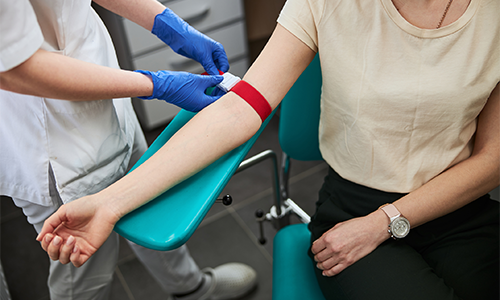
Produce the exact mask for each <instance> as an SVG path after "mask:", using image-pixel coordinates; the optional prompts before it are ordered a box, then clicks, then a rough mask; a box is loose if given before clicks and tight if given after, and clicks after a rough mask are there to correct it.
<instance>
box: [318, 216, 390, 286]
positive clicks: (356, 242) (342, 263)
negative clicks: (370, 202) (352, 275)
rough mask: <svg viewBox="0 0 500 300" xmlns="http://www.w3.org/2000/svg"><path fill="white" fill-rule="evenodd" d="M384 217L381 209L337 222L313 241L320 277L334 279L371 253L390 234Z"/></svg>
mask: <svg viewBox="0 0 500 300" xmlns="http://www.w3.org/2000/svg"><path fill="white" fill-rule="evenodd" d="M387 222H388V219H387V216H385V214H384V213H383V212H381V210H377V211H375V212H374V213H372V214H370V215H368V216H365V217H361V218H354V219H350V220H347V221H345V222H341V223H338V224H337V225H335V226H334V227H333V228H332V229H330V230H328V231H327V232H325V233H324V234H323V235H322V236H321V237H320V238H319V239H317V240H316V241H314V242H313V244H312V247H311V252H312V253H313V254H314V260H315V261H316V262H317V264H316V267H317V268H318V269H320V270H323V272H322V274H323V276H335V275H337V274H339V273H340V272H342V271H343V270H344V269H345V268H347V267H349V266H350V265H352V264H354V263H355V262H357V261H358V260H360V259H361V258H363V257H365V256H366V255H368V254H369V253H370V252H372V251H373V250H375V248H377V247H378V246H379V245H380V244H381V243H382V242H383V241H385V240H386V239H388V238H389V237H390V235H389V234H388V232H387Z"/></svg>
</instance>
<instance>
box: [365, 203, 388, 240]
mask: <svg viewBox="0 0 500 300" xmlns="http://www.w3.org/2000/svg"><path fill="white" fill-rule="evenodd" d="M368 217H369V219H370V224H373V229H374V232H375V233H376V236H377V238H378V239H379V240H380V241H381V242H383V241H385V240H387V239H388V238H390V237H391V234H390V233H389V231H388V230H387V225H388V224H389V223H390V220H389V218H388V217H387V215H386V214H385V213H384V212H383V211H382V210H381V209H377V210H375V211H374V212H372V213H371V214H369V215H368Z"/></svg>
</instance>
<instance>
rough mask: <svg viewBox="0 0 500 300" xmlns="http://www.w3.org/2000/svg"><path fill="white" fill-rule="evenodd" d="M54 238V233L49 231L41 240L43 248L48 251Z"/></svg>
mask: <svg viewBox="0 0 500 300" xmlns="http://www.w3.org/2000/svg"><path fill="white" fill-rule="evenodd" d="M53 238H54V235H53V234H51V233H47V234H46V235H45V236H44V237H43V239H42V240H41V245H42V248H43V250H45V251H47V248H48V247H49V244H50V242H51V241H52V239H53Z"/></svg>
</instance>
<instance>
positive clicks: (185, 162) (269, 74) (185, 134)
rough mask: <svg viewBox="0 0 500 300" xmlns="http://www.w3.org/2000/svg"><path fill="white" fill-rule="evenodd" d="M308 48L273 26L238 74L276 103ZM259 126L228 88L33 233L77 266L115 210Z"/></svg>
mask: <svg viewBox="0 0 500 300" xmlns="http://www.w3.org/2000/svg"><path fill="white" fill-rule="evenodd" d="M314 55H315V53H314V52H313V51H312V50H311V49H310V48H309V47H308V46H306V45H305V44H304V43H302V42H301V41H300V40H299V39H297V38H296V37H295V36H294V35H292V34H291V33H289V32H288V31H287V30H285V29H284V28H283V27H281V26H280V25H278V26H277V28H276V30H275V32H274V33H273V35H272V37H271V39H270V40H269V42H268V44H267V45H266V47H265V48H264V50H263V51H262V53H261V54H260V56H259V57H258V59H257V60H256V61H255V63H254V64H253V65H252V67H251V68H250V69H249V71H248V72H247V74H246V75H245V77H244V78H243V79H244V80H245V81H247V82H248V83H250V84H251V85H253V86H254V87H255V88H256V89H257V90H258V91H259V92H260V93H261V94H262V95H263V96H264V97H265V98H266V99H267V101H268V102H269V104H270V105H271V107H272V108H273V109H274V108H275V107H276V106H278V104H279V103H280V101H281V100H282V99H283V97H284V96H285V94H286V93H287V91H288V90H289V88H290V87H291V86H292V85H293V83H294V82H295V80H296V79H297V78H298V77H299V75H300V74H301V73H302V71H303V70H304V69H305V68H306V67H307V66H308V65H309V63H310V62H311V60H312V59H313V57H314ZM260 125H261V119H260V117H259V115H258V114H257V113H256V112H255V111H254V110H253V108H251V106H250V105H249V104H248V103H246V102H245V101H244V100H243V99H242V98H240V97H239V96H237V95H236V94H234V93H232V92H229V93H228V94H227V95H225V96H224V97H222V98H221V99H220V100H219V101H217V102H215V103H213V104H212V105H210V106H208V107H207V108H205V109H204V110H203V111H201V112H200V113H198V114H197V115H196V116H195V117H193V119H192V120H191V121H190V122H189V123H188V124H186V125H185V126H184V127H183V128H182V129H180V130H179V131H178V132H177V133H176V134H175V135H174V136H173V137H172V138H171V139H170V140H169V141H168V142H167V143H166V144H165V145H164V146H163V147H162V148H161V149H160V150H158V151H157V153H155V155H153V156H152V157H151V158H150V159H149V160H148V161H146V162H144V163H143V164H142V165H141V166H140V167H138V168H137V169H135V170H134V171H133V172H131V173H130V174H128V175H127V176H125V177H123V178H122V179H121V180H119V181H117V182H116V183H115V184H113V185H111V186H110V187H108V188H107V189H105V190H103V191H101V192H99V193H97V194H95V195H91V196H87V197H84V198H81V199H78V200H75V201H73V202H71V203H68V204H65V205H63V206H62V207H61V208H60V209H59V210H58V211H57V212H56V213H54V214H53V215H52V216H51V217H50V218H48V219H47V220H46V221H45V224H44V226H43V229H42V231H41V232H40V234H39V236H38V237H37V240H39V241H42V247H43V248H44V249H45V250H46V251H47V253H48V254H49V256H50V257H51V259H53V260H59V261H61V262H62V263H68V262H70V261H71V262H72V263H73V264H74V265H75V266H77V267H78V266H81V265H82V264H83V263H85V262H86V261H87V260H88V258H89V257H90V256H91V255H92V254H93V253H94V252H95V251H96V250H97V249H98V248H99V247H100V246H101V245H102V244H103V243H104V241H105V240H106V238H107V237H108V236H109V234H110V233H111V231H112V230H113V227H114V225H115V224H116V222H117V221H118V220H119V219H120V218H121V217H123V216H124V215H125V214H127V213H129V212H130V211H132V210H134V209H136V208H138V207H140V206H141V205H143V204H145V203H147V202H148V201H150V200H151V199H154V198H155V197H156V196H158V195H160V194H161V193H163V192H165V191H166V190H168V189H170V188H171V187H173V186H175V185H176V184H177V183H179V182H181V181H183V180H185V179H186V178H188V177H190V176H191V175H193V174H195V173H196V172H198V171H199V170H201V169H203V168H204V167H206V166H208V165H209V164H210V163H212V162H213V161H215V160H216V159H218V158H219V157H221V156H222V155H224V154H225V153H227V152H228V151H230V150H232V149H234V148H236V147H238V146H239V145H241V144H243V143H244V142H245V141H247V140H248V139H250V138H251V137H252V136H253V135H254V134H255V133H256V132H257V130H258V129H259V127H260Z"/></svg>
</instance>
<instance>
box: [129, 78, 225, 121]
mask: <svg viewBox="0 0 500 300" xmlns="http://www.w3.org/2000/svg"><path fill="white" fill-rule="evenodd" d="M136 72H139V73H142V74H145V75H147V76H150V77H151V79H152V80H153V95H151V96H149V97H139V98H141V99H155V98H156V99H161V100H165V101H167V102H168V103H172V104H174V105H177V106H179V107H180V108H183V109H185V110H188V111H192V112H197V111H200V110H202V109H203V108H205V107H206V106H208V105H209V104H211V103H213V102H214V101H216V100H217V99H219V98H220V97H221V96H222V95H210V96H209V95H206V94H205V90H206V89H207V88H209V87H213V86H216V85H217V84H219V83H220V82H222V80H223V79H224V77H222V76H220V75H216V76H211V75H208V76H204V75H196V74H191V73H187V72H172V71H158V72H150V71H143V70H137V71H136Z"/></svg>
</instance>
